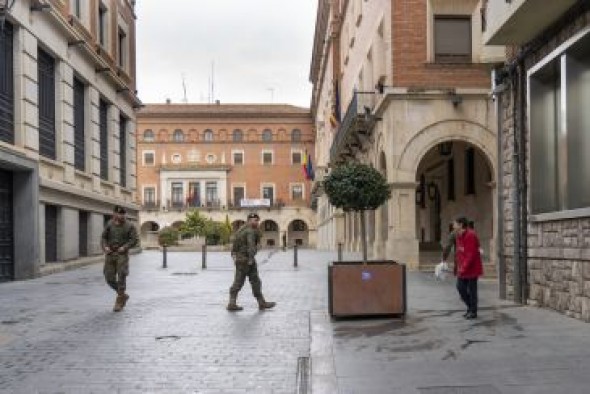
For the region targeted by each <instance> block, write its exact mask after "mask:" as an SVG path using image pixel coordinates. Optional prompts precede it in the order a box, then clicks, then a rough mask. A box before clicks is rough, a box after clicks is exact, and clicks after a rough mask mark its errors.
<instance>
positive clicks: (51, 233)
mask: <svg viewBox="0 0 590 394" xmlns="http://www.w3.org/2000/svg"><path fill="white" fill-rule="evenodd" d="M56 261H57V207H56V206H55V205H45V262H46V263H54V262H56Z"/></svg>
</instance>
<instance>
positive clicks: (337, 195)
mask: <svg viewBox="0 0 590 394" xmlns="http://www.w3.org/2000/svg"><path fill="white" fill-rule="evenodd" d="M324 189H325V190H326V194H327V195H328V199H329V200H330V204H332V205H333V206H335V207H338V208H342V209H343V210H344V211H365V210H374V209H377V208H379V207H380V206H381V205H382V204H383V203H385V202H386V201H387V200H388V199H389V198H390V197H391V190H390V188H389V185H388V184H387V179H385V177H384V176H383V175H382V174H381V173H380V172H379V171H377V170H376V169H374V168H373V167H371V166H368V165H366V164H361V163H357V162H349V163H346V164H344V165H342V166H340V167H337V168H335V169H334V170H333V171H332V173H331V174H330V175H329V176H328V177H327V178H326V180H325V181H324Z"/></svg>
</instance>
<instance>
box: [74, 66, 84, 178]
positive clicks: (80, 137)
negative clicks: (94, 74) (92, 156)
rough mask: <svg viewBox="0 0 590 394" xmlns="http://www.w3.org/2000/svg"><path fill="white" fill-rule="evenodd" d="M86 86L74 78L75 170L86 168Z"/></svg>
mask: <svg viewBox="0 0 590 394" xmlns="http://www.w3.org/2000/svg"><path fill="white" fill-rule="evenodd" d="M85 90H86V86H85V85H84V83H83V82H82V81H80V80H79V79H78V78H74V166H75V167H76V169H77V170H80V171H85V170H86V127H85V126H86V124H85V122H86V116H85V110H86V99H85V97H84V92H85Z"/></svg>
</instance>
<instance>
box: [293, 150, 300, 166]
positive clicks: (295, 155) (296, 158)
mask: <svg viewBox="0 0 590 394" xmlns="http://www.w3.org/2000/svg"><path fill="white" fill-rule="evenodd" d="M291 163H292V164H301V152H292V153H291Z"/></svg>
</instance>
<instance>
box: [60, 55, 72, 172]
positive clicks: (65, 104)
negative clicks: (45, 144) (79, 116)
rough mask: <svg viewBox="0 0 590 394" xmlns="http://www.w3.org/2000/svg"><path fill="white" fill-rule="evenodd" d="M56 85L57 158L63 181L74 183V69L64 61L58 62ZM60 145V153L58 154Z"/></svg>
mask: <svg viewBox="0 0 590 394" xmlns="http://www.w3.org/2000/svg"><path fill="white" fill-rule="evenodd" d="M58 69H59V74H60V76H61V78H60V79H58V86H59V87H60V93H59V95H58V97H59V104H60V106H59V107H60V109H61V115H60V116H58V122H57V130H58V135H59V134H60V132H59V130H61V139H60V138H59V136H58V137H57V138H56V140H57V144H58V158H59V157H61V159H62V162H63V163H64V171H65V172H64V181H65V182H66V183H69V184H74V183H75V181H76V172H75V167H74V164H75V163H74V146H75V139H74V87H73V85H74V70H73V69H72V67H70V65H68V64H67V63H65V62H59V65H58ZM59 146H61V154H59V150H60V148H59Z"/></svg>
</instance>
